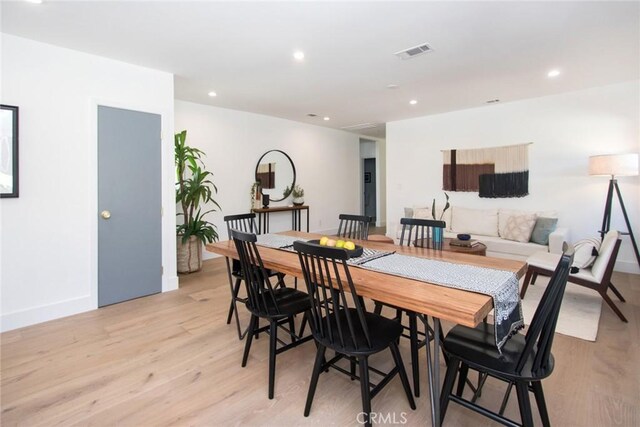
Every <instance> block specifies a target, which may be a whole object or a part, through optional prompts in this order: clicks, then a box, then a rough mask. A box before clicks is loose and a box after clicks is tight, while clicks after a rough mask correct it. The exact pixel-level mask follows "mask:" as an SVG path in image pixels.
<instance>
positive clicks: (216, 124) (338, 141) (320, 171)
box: [175, 101, 360, 258]
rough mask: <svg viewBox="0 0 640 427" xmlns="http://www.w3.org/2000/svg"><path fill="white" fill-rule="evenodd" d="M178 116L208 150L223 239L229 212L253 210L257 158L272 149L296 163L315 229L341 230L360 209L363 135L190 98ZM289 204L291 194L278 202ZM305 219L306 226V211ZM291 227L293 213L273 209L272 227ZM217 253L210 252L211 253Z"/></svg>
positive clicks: (179, 125) (214, 218) (178, 107)
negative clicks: (343, 218)
mask: <svg viewBox="0 0 640 427" xmlns="http://www.w3.org/2000/svg"><path fill="white" fill-rule="evenodd" d="M175 118H176V121H175V123H176V124H175V129H176V131H181V130H183V129H186V130H187V143H188V144H189V145H192V146H195V147H198V148H200V149H202V150H203V151H204V152H205V153H206V154H207V156H206V158H205V165H206V167H207V169H208V170H209V171H211V172H212V173H213V174H214V177H213V182H214V183H215V184H216V186H217V187H218V190H219V192H218V196H217V198H216V200H217V201H218V203H219V204H220V206H221V207H222V213H220V212H216V213H215V214H213V215H211V217H210V219H209V220H210V221H211V222H213V223H215V224H216V225H217V226H218V232H219V233H220V237H221V239H227V229H226V225H225V224H224V221H223V220H222V218H223V216H224V215H232V214H238V213H245V212H248V211H249V208H250V196H249V191H250V189H251V185H252V184H253V182H254V177H255V168H256V163H257V162H258V159H259V158H260V156H261V155H262V154H264V153H265V152H266V151H268V150H272V149H279V150H282V151H284V152H285V153H287V154H288V155H289V157H291V159H292V160H293V162H294V164H295V167H296V174H297V177H296V183H298V184H300V185H301V186H302V188H304V199H305V204H307V205H309V207H310V209H309V210H310V224H309V228H310V231H312V232H313V231H316V232H321V231H325V232H332V231H335V230H337V228H338V215H339V214H341V213H357V212H358V209H359V206H360V195H359V194H358V167H357V165H358V160H359V155H358V151H359V145H358V140H359V138H358V136H357V135H355V134H352V133H348V132H343V131H338V130H334V129H328V128H324V127H320V126H312V125H308V124H304V123H299V122H294V121H290V120H284V119H279V118H275V117H269V116H263V115H259V114H252V113H246V112H242V111H235V110H228V109H223V108H216V107H212V106H207V105H202V104H195V103H192V102H186V101H176V103H175ZM284 204H291V199H289V200H288V202H287V203H285V202H284V201H283V202H274V203H273V204H272V205H273V206H278V205H284ZM302 222H303V230H304V227H305V226H306V218H305V215H304V213H303V214H302ZM290 229H291V215H290V213H288V212H283V213H279V214H271V228H270V231H271V232H277V231H283V230H290ZM213 256H214V255H213V254H209V253H205V258H211V257H213Z"/></svg>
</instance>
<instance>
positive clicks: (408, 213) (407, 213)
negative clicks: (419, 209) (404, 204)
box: [403, 208, 413, 218]
mask: <svg viewBox="0 0 640 427" xmlns="http://www.w3.org/2000/svg"><path fill="white" fill-rule="evenodd" d="M403 218H413V208H404V217H403Z"/></svg>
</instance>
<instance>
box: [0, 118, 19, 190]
mask: <svg viewBox="0 0 640 427" xmlns="http://www.w3.org/2000/svg"><path fill="white" fill-rule="evenodd" d="M0 197H2V198H5V197H18V107H14V106H11V105H0Z"/></svg>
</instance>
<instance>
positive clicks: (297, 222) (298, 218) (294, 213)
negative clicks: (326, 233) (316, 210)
mask: <svg viewBox="0 0 640 427" xmlns="http://www.w3.org/2000/svg"><path fill="white" fill-rule="evenodd" d="M252 211H253V212H254V213H257V214H258V234H262V233H268V232H269V214H270V213H272V212H291V229H292V230H294V231H302V230H301V229H300V227H301V224H302V211H306V213H307V233H308V232H309V206H306V205H302V206H295V205H294V206H274V207H272V208H258V209H252Z"/></svg>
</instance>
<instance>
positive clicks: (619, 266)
mask: <svg viewBox="0 0 640 427" xmlns="http://www.w3.org/2000/svg"><path fill="white" fill-rule="evenodd" d="M613 270H614V271H619V272H621V273H631V274H640V267H638V263H637V262H636V261H635V260H634V261H620V260H618V261H616V265H615V267H613Z"/></svg>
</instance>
